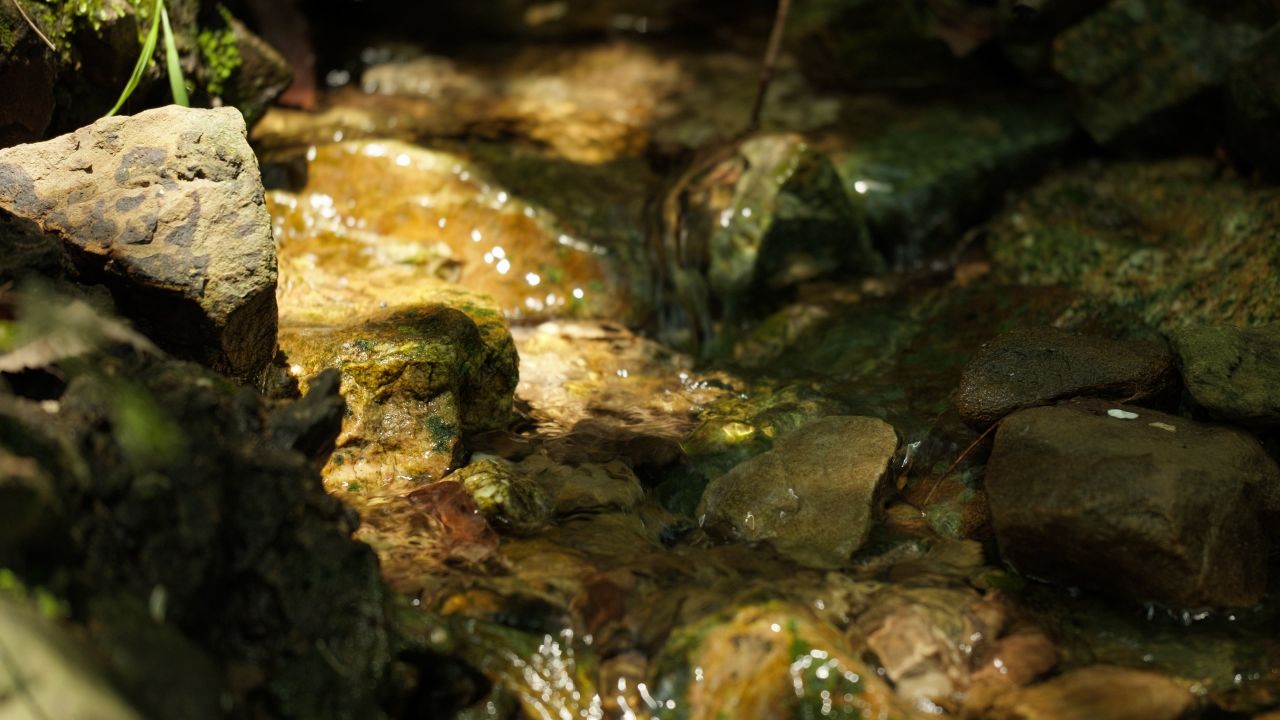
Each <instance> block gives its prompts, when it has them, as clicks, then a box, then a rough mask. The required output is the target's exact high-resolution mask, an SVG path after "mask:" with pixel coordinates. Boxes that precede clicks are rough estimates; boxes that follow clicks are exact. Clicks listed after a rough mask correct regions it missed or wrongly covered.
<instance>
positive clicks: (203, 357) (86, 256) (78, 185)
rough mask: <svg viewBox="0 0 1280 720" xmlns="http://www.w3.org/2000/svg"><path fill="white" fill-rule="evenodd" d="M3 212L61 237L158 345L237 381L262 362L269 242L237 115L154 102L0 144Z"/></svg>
mask: <svg viewBox="0 0 1280 720" xmlns="http://www.w3.org/2000/svg"><path fill="white" fill-rule="evenodd" d="M0 218H8V220H7V222H9V223H13V222H25V223H28V224H35V225H38V226H39V227H41V228H42V229H43V230H44V232H45V233H46V234H47V235H49V236H50V237H53V238H56V239H57V240H59V241H60V242H61V243H62V245H63V248H64V250H65V252H66V254H67V255H68V256H69V258H70V260H71V263H72V264H73V265H74V268H75V274H76V276H77V277H78V278H79V279H80V280H81V281H83V282H88V283H103V284H105V285H106V286H107V287H108V288H109V289H110V290H111V293H112V296H113V298H114V299H115V302H116V305H117V306H118V307H119V308H120V310H121V312H122V313H123V314H124V315H125V316H127V317H128V318H129V319H130V320H131V321H133V322H134V323H135V324H136V325H137V326H138V327H139V328H140V329H141V330H142V331H143V332H145V333H146V334H147V335H149V336H150V337H152V338H153V339H154V340H155V341H156V342H157V343H158V344H160V345H161V346H162V347H164V348H165V349H166V350H169V351H171V352H173V353H175V354H177V355H179V356H181V357H184V358H189V359H193V360H197V361H199V362H201V363H204V364H205V365H207V366H209V367H211V368H213V369H215V370H219V371H222V372H226V373H229V374H231V375H234V376H236V377H238V378H241V379H244V380H251V379H254V378H256V376H257V375H258V374H259V373H261V371H262V370H263V369H264V368H265V367H266V365H267V363H268V362H269V361H270V360H271V357H272V355H273V353H274V352H275V343H276V300H275V289H276V259H275V243H274V241H273V240H272V236H271V225H270V219H269V217H268V215H267V212H266V209H265V208H264V206H263V190H262V183H261V179H260V177H259V174H258V163H257V159H256V158H255V156H254V154H253V151H252V150H251V149H250V148H249V145H248V143H247V142H246V141H245V126H244V121H243V119H242V118H241V117H240V114H239V113H238V112H236V111H235V110H231V109H223V110H188V109H183V108H178V107H167V108H161V109H158V110H151V111H147V112H144V113H140V114H138V115H136V116H133V117H127V118H124V117H117V118H107V119H103V120H100V121H98V122H96V123H94V124H93V125H90V126H88V127H85V128H82V129H80V130H77V131H76V132H74V133H72V134H70V135H64V136H62V137H59V138H56V139H54V140H50V141H47V142H44V143H38V144H33V145H21V146H17V147H13V148H8V149H5V150H0ZM0 227H3V226H0Z"/></svg>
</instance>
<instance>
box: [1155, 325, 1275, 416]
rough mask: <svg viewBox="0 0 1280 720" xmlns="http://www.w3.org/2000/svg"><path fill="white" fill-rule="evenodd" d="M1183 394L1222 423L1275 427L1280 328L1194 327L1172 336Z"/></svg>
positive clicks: (1271, 326)
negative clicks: (1193, 399) (1187, 395)
mask: <svg viewBox="0 0 1280 720" xmlns="http://www.w3.org/2000/svg"><path fill="white" fill-rule="evenodd" d="M1173 344H1174V348H1175V349H1176V351H1177V353H1178V365H1179V367H1180V368H1181V370H1182V378H1183V380H1184V381H1185V382H1186V384H1187V391H1188V392H1190V393H1191V396H1192V397H1193V398H1195V401H1196V402H1197V403H1199V404H1200V406H1201V407H1203V408H1204V409H1206V410H1208V411H1209V413H1210V414H1211V415H1213V416H1214V417H1216V418H1219V419H1221V420H1227V421H1230V422H1236V423H1240V424H1241V425H1250V426H1255V427H1264V428H1269V427H1275V426H1276V425H1280V325H1268V326H1265V327H1259V328H1248V329H1241V328H1237V327H1232V326H1230V325H1193V326H1190V327H1187V328H1184V329H1182V330H1180V331H1178V332H1177V333H1175V334H1174V336H1173Z"/></svg>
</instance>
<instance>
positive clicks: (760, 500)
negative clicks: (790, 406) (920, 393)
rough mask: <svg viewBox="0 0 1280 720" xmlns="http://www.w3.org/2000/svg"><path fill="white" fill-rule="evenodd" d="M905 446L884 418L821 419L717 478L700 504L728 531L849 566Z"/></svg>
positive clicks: (821, 562)
mask: <svg viewBox="0 0 1280 720" xmlns="http://www.w3.org/2000/svg"><path fill="white" fill-rule="evenodd" d="M897 449H898V435H897V432H895V431H894V429H893V427H892V426H891V425H889V424H888V423H886V422H884V421H883V420H880V419H878V418H869V417H850V416H831V417H825V418H821V419H819V420H815V421H813V422H812V423H809V424H808V425H806V426H804V427H803V428H801V429H800V430H798V431H796V432H795V433H793V434H791V435H788V436H786V437H784V438H783V439H782V440H780V441H779V442H778V443H777V444H776V445H775V446H774V447H773V449H772V450H769V451H768V452H765V453H763V454H761V455H757V456H756V457H754V458H751V459H750V460H747V461H746V462H744V463H742V464H740V465H738V466H737V467H735V468H733V469H732V470H730V471H729V472H727V473H725V474H724V475H721V476H720V477H718V478H716V479H714V480H712V481H711V482H710V483H709V484H708V485H707V489H706V492H705V494H704V495H703V497H702V502H701V504H700V505H699V507H698V517H699V520H700V522H701V523H702V524H703V525H704V526H705V527H706V529H707V530H708V531H709V532H711V533H712V534H714V535H717V536H719V537H721V538H726V539H734V540H742V541H747V542H756V541H764V542H767V543H769V544H770V545H772V546H773V547H774V548H775V549H776V550H777V551H778V552H779V553H781V554H782V555H784V556H786V557H788V558H790V559H792V560H794V561H796V562H798V563H800V564H803V565H808V566H811V567H818V568H836V567H840V566H842V565H844V564H845V563H846V562H847V561H848V560H849V558H850V556H852V555H853V553H854V552H855V551H857V550H858V548H860V547H862V545H863V543H865V542H866V540H867V536H868V535H869V533H870V532H871V525H872V522H873V520H874V518H875V516H876V515H877V514H878V513H879V512H880V509H881V508H880V503H881V500H882V498H883V493H884V492H885V490H886V488H887V482H886V480H887V477H888V472H889V462H890V460H892V459H893V455H894V453H895V452H896V451H897Z"/></svg>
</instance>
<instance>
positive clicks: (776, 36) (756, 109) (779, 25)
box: [746, 0, 791, 133]
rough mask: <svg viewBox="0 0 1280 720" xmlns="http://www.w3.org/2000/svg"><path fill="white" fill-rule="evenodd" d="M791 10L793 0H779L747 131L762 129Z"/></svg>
mask: <svg viewBox="0 0 1280 720" xmlns="http://www.w3.org/2000/svg"><path fill="white" fill-rule="evenodd" d="M790 12H791V0H778V14H777V15H775V16H774V17H773V29H772V30H770V31H769V45H768V46H767V47H766V48H765V51H764V64H763V65H761V66H760V86H759V87H758V88H757V89H756V102H755V105H753V106H752V107H751V122H750V123H748V124H747V130H746V133H753V132H755V131H756V130H759V129H760V116H761V115H762V114H763V113H764V96H765V94H767V93H768V91H769V81H770V80H773V71H774V68H776V67H777V66H778V53H779V52H780V51H781V50H782V34H783V32H784V31H785V30H786V26H787V15H788V14H790Z"/></svg>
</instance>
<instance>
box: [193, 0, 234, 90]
mask: <svg viewBox="0 0 1280 720" xmlns="http://www.w3.org/2000/svg"><path fill="white" fill-rule="evenodd" d="M218 12H219V13H220V14H221V15H222V20H223V22H224V23H225V25H224V26H223V27H221V28H204V29H202V30H200V32H199V33H198V34H197V35H196V44H197V45H199V46H200V57H201V58H202V59H203V60H204V67H205V68H206V69H207V70H208V73H209V77H208V79H207V81H206V83H205V88H206V89H207V90H208V91H209V94H210V95H215V96H217V95H222V93H223V92H225V91H226V89H227V81H228V80H230V79H231V76H232V75H234V74H235V72H236V70H238V69H240V64H241V63H242V62H243V61H242V59H241V57H240V48H239V46H237V45H236V33H235V30H233V29H232V27H231V13H230V12H229V11H228V10H227V9H226V8H225V7H221V6H220V7H219V8H218Z"/></svg>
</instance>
